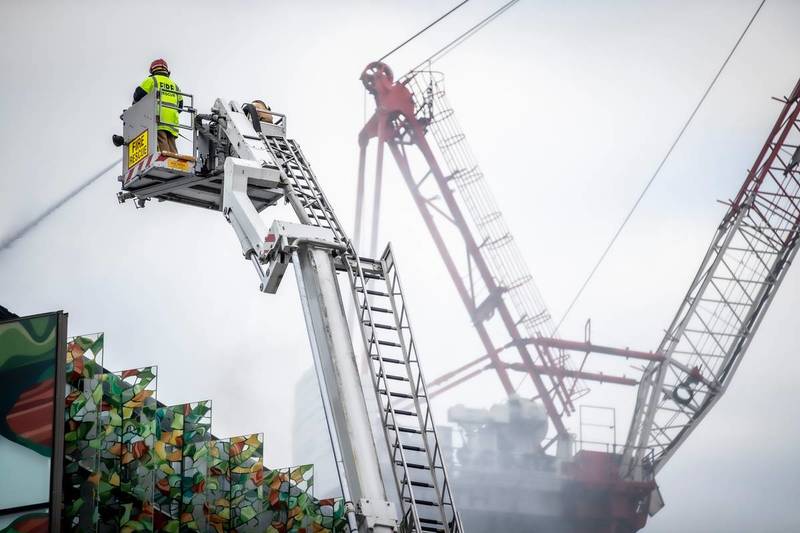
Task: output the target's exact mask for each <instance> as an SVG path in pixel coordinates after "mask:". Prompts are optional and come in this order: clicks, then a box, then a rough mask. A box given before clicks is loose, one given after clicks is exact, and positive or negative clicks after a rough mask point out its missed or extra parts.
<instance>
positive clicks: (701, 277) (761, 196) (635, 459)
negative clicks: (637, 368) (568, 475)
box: [623, 82, 800, 477]
mask: <svg viewBox="0 0 800 533" xmlns="http://www.w3.org/2000/svg"><path fill="white" fill-rule="evenodd" d="M799 96H800V82H798V85H796V86H795V88H794V90H793V91H792V93H791V96H790V97H789V98H788V99H785V100H784V102H785V105H784V108H783V110H782V112H781V113H780V115H779V117H778V120H777V122H776V123H775V126H774V127H773V128H772V131H771V132H770V135H769V138H768V140H767V142H766V143H765V144H764V147H763V148H762V149H761V151H760V153H759V154H758V157H757V159H756V161H755V163H754V164H753V166H752V169H751V170H750V172H749V173H748V174H747V178H746V180H745V182H744V185H742V188H741V190H740V191H739V193H738V195H737V196H736V198H735V199H734V200H733V201H732V202H730V207H729V209H728V212H727V213H726V214H725V217H724V218H723V220H722V223H721V224H720V225H719V227H718V228H717V231H716V234H715V235H714V239H713V240H712V242H711V246H710V247H709V249H708V252H706V255H705V257H704V258H703V262H702V263H701V265H700V268H699V269H698V271H697V275H696V276H695V278H694V280H693V281H692V285H691V287H690V289H689V292H688V293H687V294H686V297H685V298H684V299H683V301H682V303H681V305H680V308H679V310H678V313H677V314H676V315H675V318H674V320H673V321H672V324H671V325H670V327H669V329H668V330H667V332H666V335H665V336H664V338H663V340H662V341H661V344H660V346H659V350H658V353H659V354H661V355H662V356H663V359H661V360H659V361H652V362H651V363H649V365H648V366H647V369H646V371H645V373H644V375H643V378H642V380H641V383H640V385H639V390H638V395H637V402H636V410H635V412H634V417H633V420H632V423H631V429H630V433H629V436H628V442H627V446H626V457H625V459H626V461H625V463H624V464H625V466H626V468H627V470H628V471H627V472H623V474H625V475H631V476H633V477H640V476H641V475H642V472H637V470H638V469H637V465H642V464H643V459H644V457H643V454H644V453H645V450H647V449H651V450H652V453H653V456H654V457H653V461H654V462H655V463H654V464H653V465H652V467H653V470H654V471H656V472H657V471H658V470H659V469H660V468H661V467H662V466H663V465H664V463H665V462H666V461H667V460H668V459H669V458H670V456H671V455H672V454H673V453H675V450H676V449H677V448H678V446H680V444H681V443H682V442H683V441H684V440H685V439H686V437H687V436H688V435H689V434H690V433H691V431H692V430H693V429H694V427H696V425H697V423H698V422H700V420H702V418H703V417H704V416H705V415H706V413H708V411H709V410H710V409H711V408H712V407H713V406H714V404H715V403H716V402H717V401H718V400H719V398H720V396H721V395H722V393H723V392H724V391H725V389H726V387H727V386H728V384H729V383H730V380H731V377H732V376H733V373H734V372H735V371H736V368H737V367H738V365H739V363H740V362H741V360H742V356H743V355H744V353H745V351H746V350H747V347H748V346H749V344H750V342H751V340H752V339H753V336H754V334H755V332H756V330H757V329H758V326H759V324H760V323H761V320H762V319H763V317H764V314H765V313H766V311H767V309H768V308H769V305H770V303H771V302H772V299H773V298H774V296H775V293H776V291H777V289H778V287H779V286H780V284H781V281H783V278H784V276H785V275H786V271H787V269H788V266H789V265H790V264H791V262H792V259H793V258H794V256H795V254H796V253H797V240H798V223H799V222H800V180H799V179H798V177H799V176H798V169H797V165H798V162H800V123H798V114H799V113H800V104H798V97H799ZM645 462H647V461H645Z"/></svg>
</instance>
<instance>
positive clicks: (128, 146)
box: [117, 90, 286, 211]
mask: <svg viewBox="0 0 800 533" xmlns="http://www.w3.org/2000/svg"><path fill="white" fill-rule="evenodd" d="M178 94H179V95H180V96H181V97H182V98H183V100H184V103H186V102H187V101H188V103H189V105H182V106H180V107H178V106H174V105H172V104H169V103H166V102H162V101H161V94H160V91H158V90H156V91H152V92H150V93H149V94H147V95H146V96H145V97H144V98H142V99H141V100H139V101H138V102H136V103H134V104H133V105H131V107H129V108H128V109H126V110H125V111H124V112H123V114H122V117H121V118H122V122H123V136H122V140H123V144H122V145H123V147H124V150H123V153H124V155H123V161H122V165H123V166H122V174H121V175H120V176H119V178H118V179H119V181H120V183H121V185H122V191H121V192H119V193H117V199H118V200H119V201H120V203H122V202H125V201H126V200H131V199H135V201H136V204H137V206H140V207H143V206H144V205H145V202H146V201H147V200H158V201H171V202H177V203H181V204H186V205H193V206H196V207H204V208H206V209H214V210H217V211H220V210H222V194H223V192H222V178H223V169H222V167H221V165H218V164H217V163H221V161H223V160H224V158H225V155H227V154H226V153H225V151H226V150H227V148H226V145H227V144H228V143H230V140H229V139H224V138H222V133H221V132H218V131H214V130H213V129H209V128H208V127H205V126H204V124H205V123H204V120H205V119H207V118H209V117H208V116H207V115H198V114H197V112H196V110H195V109H194V105H193V104H194V98H193V96H192V95H191V94H187V93H178ZM220 105H225V106H226V108H228V109H226V111H227V112H228V113H229V116H231V115H241V116H244V115H242V113H241V110H240V109H239V107H238V105H237V104H235V103H233V102H232V103H230V104H222V103H221V102H220V101H218V102H217V104H216V105H215V109H216V108H217V107H218V106H220ZM161 107H167V108H172V109H176V110H177V111H178V113H179V116H180V117H181V118H180V123H179V124H177V125H176V127H177V128H178V131H179V132H186V133H189V134H190V137H187V136H184V135H183V134H181V137H183V138H184V139H190V140H191V142H192V148H191V155H183V154H178V153H174V152H167V151H160V150H159V149H158V137H157V136H158V126H159V125H160V124H161V122H160V118H159V116H160V115H159V112H158V111H159V109H160V108H161ZM232 111H233V113H231V112H232ZM271 114H272V115H273V116H274V117H275V118H276V119H277V120H276V123H275V124H267V123H261V127H262V131H263V133H264V134H270V135H282V136H283V135H285V134H286V125H285V124H286V119H285V116H283V115H281V114H279V113H275V112H271ZM250 129H251V130H252V131H251V132H247V133H246V134H245V135H246V136H248V137H251V139H249V140H256V139H258V140H259V141H260V137H259V132H256V131H255V129H254V125H250ZM248 133H249V134H251V135H248ZM263 165H264V167H265V168H264V177H265V179H263V180H259V179H251V180H250V181H249V183H248V190H247V192H248V196H249V197H250V198H251V200H252V201H253V204H254V206H255V207H256V209H257V210H258V211H261V210H263V209H265V208H266V207H268V206H270V205H273V204H275V203H276V202H277V201H278V200H279V199H280V198H282V197H283V192H282V191H281V190H280V189H277V188H276V182H277V181H278V180H279V174H280V171H279V170H278V166H277V165H276V164H275V163H274V161H272V159H271V158H268V157H265V158H264V161H263Z"/></svg>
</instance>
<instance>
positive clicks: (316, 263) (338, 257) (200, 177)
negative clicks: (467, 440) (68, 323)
mask: <svg viewBox="0 0 800 533" xmlns="http://www.w3.org/2000/svg"><path fill="white" fill-rule="evenodd" d="M183 96H184V99H185V100H187V101H188V100H191V95H188V94H184V95H183ZM162 106H164V107H169V106H170V104H168V103H165V102H162V101H161V99H160V94H159V91H154V92H153V93H151V94H148V95H147V96H146V97H145V98H143V99H141V100H140V101H139V102H137V103H136V104H134V105H133V106H131V108H129V109H127V110H126V111H125V112H124V113H123V125H124V132H123V133H124V135H123V140H124V142H123V143H121V144H122V145H123V146H125V156H124V158H123V170H124V173H123V175H122V176H121V177H120V181H121V182H122V191H121V192H120V193H118V199H119V201H120V202H124V201H126V200H129V199H133V200H134V201H135V202H136V204H137V206H140V207H143V206H144V205H146V202H147V201H149V200H153V199H155V200H159V201H172V202H177V203H181V204H186V205H192V206H198V207H203V208H207V209H211V210H216V211H221V212H222V213H223V214H224V216H225V218H226V219H227V220H228V221H229V222H230V224H231V226H232V227H233V229H234V231H235V233H236V235H237V237H238V238H239V242H240V244H241V247H242V252H243V255H244V257H245V258H246V259H248V260H249V261H251V262H252V264H253V266H254V268H255V270H256V273H257V275H258V278H259V281H260V285H259V288H260V290H261V291H262V292H266V293H274V292H275V291H277V289H278V286H279V284H280V282H281V279H282V278H283V275H284V272H285V270H286V269H287V267H288V264H289V263H292V264H293V265H294V268H295V277H296V281H297V285H298V289H299V294H300V300H301V304H302V308H303V313H304V317H305V321H306V326H307V330H308V336H309V341H310V344H311V351H312V354H313V356H314V363H315V368H316V371H317V376H318V381H319V383H320V389H321V390H320V392H321V396H322V403H323V407H324V410H325V415H326V420H327V422H328V426H329V433H330V435H331V442H332V448H333V452H334V458H335V460H336V465H337V469H338V472H339V478H340V481H341V484H342V490H343V493H344V497H345V500H346V501H347V503H348V509H349V511H348V524H349V528H350V531H351V532H356V531H358V532H363V533H366V532H374V533H386V532H390V531H398V528H399V530H400V531H403V532H408V533H422V532H428V531H429V532H438V533H462V532H463V526H462V525H461V519H460V516H459V514H458V512H457V510H456V506H455V501H454V498H453V494H452V490H451V487H450V483H449V480H448V477H447V471H446V468H445V465H444V459H443V456H442V449H441V447H440V444H439V438H438V435H437V431H436V426H435V424H434V421H433V414H432V412H431V408H430V404H429V401H428V400H429V396H428V393H427V386H426V382H425V379H424V377H423V374H422V369H421V367H420V363H419V354H418V350H417V346H416V343H415V341H414V337H413V333H412V329H411V325H410V322H409V317H408V307H407V305H406V303H405V299H404V297H403V292H402V286H401V283H400V277H399V274H398V269H397V260H396V258H395V256H394V252H393V250H392V248H391V246H388V247H387V248H386V250H385V251H384V252H383V254H382V255H381V256H380V257H379V258H365V257H360V256H359V255H358V254H357V252H356V250H355V248H354V246H353V244H352V243H351V241H350V239H349V238H348V237H347V235H346V234H345V232H344V231H343V229H342V226H341V224H340V223H339V220H338V218H337V216H336V213H335V212H334V210H333V208H332V206H331V204H330V203H329V202H328V200H327V197H326V196H325V194H324V193H323V192H322V189H321V187H320V184H319V181H318V180H317V178H316V176H315V174H314V172H313V171H312V169H311V166H310V164H309V163H308V160H307V159H306V158H305V156H304V155H303V153H302V150H301V149H300V147H299V145H298V143H297V142H296V141H295V140H293V139H289V138H287V137H286V117H285V116H283V115H281V114H279V113H274V112H271V117H269V120H264V118H265V117H263V116H260V115H259V114H258V113H257V111H256V110H255V108H253V107H252V105H250V104H245V105H239V104H238V103H236V102H224V101H222V100H217V101H216V102H215V104H214V106H213V107H212V109H211V112H210V113H207V114H198V113H197V112H196V110H195V109H194V108H193V104H192V105H189V106H187V107H186V108H185V109H181V110H180V111H181V112H182V114H187V113H188V114H189V115H191V116H192V121H191V123H190V124H188V125H187V124H182V125H180V126H179V127H180V128H182V129H186V130H190V131H191V132H192V135H193V150H192V152H193V155H192V156H182V155H179V154H174V153H171V152H160V151H159V150H157V149H156V145H155V139H156V129H157V127H158V125H159V124H160V123H159V120H160V119H159V118H158V117H159V115H160V114H159V112H158V110H159V109H160V108H161V107H162ZM176 109H177V108H176ZM276 119H277V120H276ZM273 122H274V123H273ZM280 199H285V200H286V201H287V202H288V203H289V204H290V205H291V206H292V208H293V210H294V212H295V214H296V216H297V218H298V220H299V224H297V223H291V222H283V221H275V222H273V224H272V225H271V227H269V228H267V226H266V225H265V223H264V222H263V221H262V219H261V218H260V215H259V212H260V211H263V210H264V209H266V208H268V207H270V206H272V205H274V204H275V203H277V202H278V201H279V200H280ZM338 272H343V273H345V274H346V276H347V278H348V281H349V287H350V292H351V295H352V298H353V301H354V303H355V305H356V309H357V315H358V319H359V326H360V328H359V330H360V333H361V338H362V341H363V342H364V345H365V347H366V357H367V359H368V361H367V363H368V368H369V369H370V370H371V378H372V384H373V388H374V390H373V392H374V396H375V398H376V400H377V404H378V413H379V414H380V417H381V420H380V424H381V427H382V429H383V434H384V443H385V445H386V449H387V453H388V457H390V459H391V470H392V476H393V478H394V489H395V490H394V491H391V492H390V493H389V495H388V496H387V490H386V488H385V485H384V481H383V478H382V475H381V468H380V464H379V459H378V454H377V450H376V447H375V442H374V440H373V437H372V433H371V424H370V419H369V414H368V411H367V407H366V400H365V393H364V391H363V389H362V388H361V384H360V379H359V374H358V369H357V365H356V360H355V350H354V347H353V342H352V339H351V336H350V331H349V327H348V324H347V320H346V318H345V312H344V304H343V297H342V294H341V289H340V286H339V283H338V276H337V273H338ZM398 402H400V403H398ZM395 503H396V504H397V505H398V506H399V510H398V511H399V513H398V512H397V511H396V510H395Z"/></svg>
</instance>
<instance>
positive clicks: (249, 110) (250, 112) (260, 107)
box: [242, 100, 273, 133]
mask: <svg viewBox="0 0 800 533" xmlns="http://www.w3.org/2000/svg"><path fill="white" fill-rule="evenodd" d="M242 111H243V112H244V114H245V115H247V117H248V118H249V119H250V122H252V123H253V129H254V130H256V131H257V132H259V133H261V123H262V122H266V123H267V124H272V123H273V118H272V113H270V111H271V109H270V107H269V106H268V105H267V104H265V103H264V101H263V100H253V102H252V103H250V104H244V105H243V106H242Z"/></svg>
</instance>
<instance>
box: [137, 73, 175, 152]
mask: <svg viewBox="0 0 800 533" xmlns="http://www.w3.org/2000/svg"><path fill="white" fill-rule="evenodd" d="M169 76H170V73H169V67H168V66H167V62H166V61H164V60H163V59H156V60H155V61H153V62H152V63H150V75H149V76H148V77H147V78H145V80H144V81H143V82H142V83H141V84H140V85H139V86H138V87H136V90H135V91H134V92H133V103H134V104H135V103H136V102H138V101H139V100H141V99H142V98H143V97H144V95H146V94H148V93H149V92H150V91H152V90H153V87H155V86H156V84H157V85H158V88H159V90H160V91H161V102H162V103H165V104H171V105H174V106H178V107H183V97H182V96H181V95H180V94H178V93H179V92H180V89H179V88H178V84H177V83H175V82H174V81H172V79H171V78H170V77H169ZM177 138H178V110H177V109H172V108H170V107H165V106H161V110H160V111H159V125H158V149H159V151H163V152H171V153H173V154H177V153H178V147H177V146H176V145H175V140H176V139H177Z"/></svg>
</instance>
